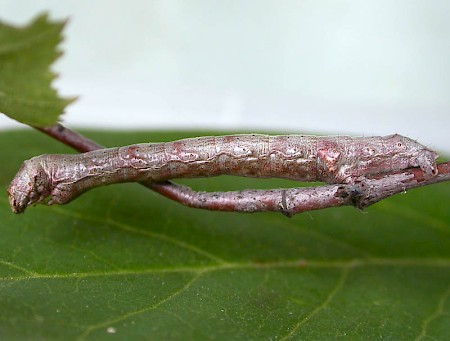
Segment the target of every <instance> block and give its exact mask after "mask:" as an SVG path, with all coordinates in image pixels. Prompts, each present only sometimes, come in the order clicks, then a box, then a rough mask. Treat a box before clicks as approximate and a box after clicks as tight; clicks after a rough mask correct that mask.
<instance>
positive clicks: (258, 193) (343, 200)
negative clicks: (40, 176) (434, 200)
mask: <svg viewBox="0 0 450 341" xmlns="http://www.w3.org/2000/svg"><path fill="white" fill-rule="evenodd" d="M36 129H38V130H40V131H42V132H44V133H46V134H47V135H49V136H51V137H53V138H55V139H57V140H59V141H61V142H63V143H65V144H66V145H69V146H71V147H72V148H74V149H76V150H78V151H81V152H86V151H92V150H96V149H100V148H102V147H101V146H100V145H99V144H97V143H96V142H94V141H92V140H89V139H87V138H85V137H83V136H81V135H80V134H78V133H75V132H73V131H71V130H70V129H67V128H65V127H63V126H62V125H55V126H52V127H47V128H36ZM438 171H439V174H438V175H437V176H434V177H432V178H430V177H429V176H427V175H426V174H425V173H424V172H423V170H421V169H419V168H411V169H407V170H403V171H399V172H392V173H388V174H383V175H379V176H377V177H372V178H367V177H361V178H360V179H359V180H357V181H356V182H355V183H353V184H336V185H325V186H320V187H305V188H291V189H273V190H242V191H230V192H197V191H194V190H192V189H190V188H189V187H185V186H181V185H177V184H173V183H171V182H169V181H164V182H159V183H155V182H141V184H142V185H144V186H146V187H148V188H150V189H152V190H154V191H156V192H158V193H159V194H161V195H163V196H166V197H167V198H170V199H172V200H175V201H177V202H179V203H180V204H182V205H185V206H189V207H195V208H202V209H208V210H215V211H234V212H247V213H250V212H264V211H277V212H281V213H283V214H285V215H286V216H292V215H294V214H296V213H300V212H304V211H309V210H316V209H322V208H326V207H336V206H343V205H353V206H355V207H358V208H361V209H362V208H365V207H367V206H369V205H372V204H374V203H376V202H378V201H380V200H382V199H384V198H387V197H389V196H391V195H393V194H396V193H399V192H404V191H406V190H408V189H411V188H414V187H419V186H424V185H429V184H432V183H437V182H442V181H448V180H450V162H447V163H441V164H439V165H438Z"/></svg>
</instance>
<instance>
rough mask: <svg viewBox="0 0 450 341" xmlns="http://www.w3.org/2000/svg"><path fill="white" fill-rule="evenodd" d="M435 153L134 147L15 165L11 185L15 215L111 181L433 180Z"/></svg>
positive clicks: (398, 148) (332, 146) (356, 146)
mask: <svg viewBox="0 0 450 341" xmlns="http://www.w3.org/2000/svg"><path fill="white" fill-rule="evenodd" d="M436 159H437V154H436V153H435V152H433V151H431V150H429V149H428V148H426V147H425V146H423V145H421V144H419V143H418V142H416V141H414V140H412V139H410V138H407V137H404V136H401V135H398V134H395V135H389V136H385V137H379V136H378V137H359V138H352V137H348V136H337V137H336V136H334V137H317V136H302V135H281V136H269V135H257V134H248V135H231V136H218V137H199V138H190V139H184V140H178V141H174V142H166V143H148V144H137V145H131V146H125V147H116V148H108V149H101V150H96V151H92V152H87V153H84V154H73V155H72V154H71V155H66V154H61V155H41V156H37V157H34V158H32V159H30V160H27V161H25V162H24V163H23V165H22V167H21V168H20V170H19V172H18V173H17V175H16V177H15V178H14V179H13V181H12V182H11V184H10V186H9V188H8V193H9V202H10V205H11V208H12V210H13V211H14V212H15V213H20V212H23V211H24V210H25V208H26V207H27V206H29V205H31V204H35V203H40V202H46V201H47V198H48V197H49V196H51V199H50V200H49V201H48V204H64V203H67V202H69V201H71V200H73V199H74V198H76V197H77V196H78V195H80V194H82V193H83V192H85V191H87V190H89V189H91V188H94V187H98V186H101V185H107V184H112V183H118V182H133V181H152V182H160V181H164V180H168V179H173V178H195V177H209V176H216V175H223V174H227V175H237V176H247V177H266V178H267V177H277V178H285V179H292V180H298V181H323V182H326V183H328V184H333V183H347V184H348V183H353V182H355V181H356V180H357V179H358V178H360V177H364V176H368V175H374V174H383V173H387V172H392V171H397V170H403V169H406V168H409V167H420V168H421V169H422V170H423V171H424V173H425V174H426V176H427V177H433V176H435V175H437V167H436Z"/></svg>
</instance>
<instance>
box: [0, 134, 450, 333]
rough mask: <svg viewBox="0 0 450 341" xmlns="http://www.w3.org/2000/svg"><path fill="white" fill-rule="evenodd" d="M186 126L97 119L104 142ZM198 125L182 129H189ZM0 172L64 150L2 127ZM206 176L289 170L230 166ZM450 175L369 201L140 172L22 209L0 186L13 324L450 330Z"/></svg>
mask: <svg viewBox="0 0 450 341" xmlns="http://www.w3.org/2000/svg"><path fill="white" fill-rule="evenodd" d="M182 135H183V134H171V133H166V134H162V133H159V134H155V133H148V134H147V133H133V134H131V133H127V134H125V133H122V134H119V133H102V134H100V133H97V134H90V136H91V137H93V138H95V139H96V140H97V141H98V142H100V143H102V144H105V145H109V146H112V145H121V144H129V143H133V142H143V141H158V140H163V139H174V138H180V137H183V136H182ZM186 135H187V134H184V136H186ZM0 145H1V146H8V148H2V149H1V152H0V160H1V164H2V166H1V168H0V185H1V187H2V191H3V193H5V189H6V186H7V185H8V182H9V181H10V179H11V178H12V177H13V175H14V174H15V172H16V170H17V169H18V168H19V166H20V164H21V162H22V161H23V160H24V159H26V158H29V157H31V156H34V155H36V154H41V153H54V152H63V151H68V149H65V147H63V146H61V145H60V144H58V143H57V142H55V141H52V140H50V139H49V138H47V137H44V136H41V135H39V133H37V132H4V133H1V134H0ZM189 183H190V184H193V185H196V187H197V188H202V189H207V190H221V189H222V190H223V189H230V188H242V187H246V186H251V187H257V186H260V187H265V188H267V187H272V186H280V185H292V183H287V182H279V181H272V180H268V181H258V180H256V179H253V180H251V179H241V178H232V177H223V178H215V179H197V180H195V181H194V180H192V181H190V182H189ZM449 199H450V184H449V183H442V184H437V185H433V186H428V187H425V188H420V189H416V190H413V191H410V192H408V193H407V194H404V195H398V196H396V197H393V198H390V199H388V200H385V201H383V202H381V203H379V204H377V205H375V206H373V207H371V208H369V209H368V210H367V211H366V212H360V211H358V210H355V209H353V208H347V207H344V208H336V209H328V210H323V211H315V212H311V213H305V214H302V215H297V216H295V217H294V218H292V219H288V218H286V217H284V216H282V215H280V214H276V213H267V214H266V213H264V214H252V215H246V214H235V213H218V212H208V211H201V210H194V209H189V208H186V207H183V206H180V205H178V204H176V203H173V202H171V201H169V200H167V199H166V198H163V197H161V196H158V195H156V194H154V193H152V192H150V191H149V190H147V189H145V188H143V187H142V186H139V185H137V184H123V185H115V186H109V187H104V188H100V189H96V190H93V191H90V192H88V193H86V194H84V195H83V196H81V197H80V198H78V199H77V200H75V201H74V202H72V203H70V204H68V205H66V206H52V207H46V206H36V207H32V208H29V209H28V210H27V212H26V213H25V214H23V215H14V214H12V213H11V212H10V210H9V208H8V204H7V198H6V194H4V195H2V196H1V198H0V217H1V222H0V233H1V238H0V272H1V274H0V285H1V289H0V307H1V309H0V334H1V335H2V338H3V339H5V340H6V339H8V340H11V339H23V338H27V339H53V338H56V339H63V338H64V339H67V338H69V339H73V338H76V337H78V338H80V339H102V338H105V339H106V338H108V339H109V338H111V337H117V338H119V339H127V340H131V339H137V338H139V339H142V338H148V339H155V340H165V339H179V340H202V339H212V338H216V339H222V340H229V339H242V340H249V339H265V340H275V339H277V340H280V339H289V338H291V337H292V338H293V339H320V340H323V339H335V338H338V337H348V338H352V339H393V340H399V339H408V340H410V339H415V338H417V339H434V340H437V339H439V340H449V339H450V210H449Z"/></svg>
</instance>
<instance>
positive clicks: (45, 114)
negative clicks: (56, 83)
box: [0, 14, 74, 126]
mask: <svg viewBox="0 0 450 341" xmlns="http://www.w3.org/2000/svg"><path fill="white" fill-rule="evenodd" d="M64 25H65V22H54V23H52V22H50V21H49V19H48V17H47V15H46V14H43V15H40V16H39V17H37V18H36V19H35V20H34V21H33V22H32V23H30V24H29V25H28V26H26V27H24V28H17V27H12V26H8V25H6V24H4V23H1V22H0V112H2V113H4V114H5V115H7V116H9V117H11V118H13V119H15V120H17V121H19V122H22V123H25V124H28V125H35V126H49V125H52V124H54V123H56V122H57V121H58V119H59V117H60V115H61V114H62V113H63V111H64V108H65V107H66V106H67V105H68V104H69V103H71V102H73V101H74V98H61V97H59V96H58V94H57V92H56V91H55V90H54V89H53V88H52V87H51V82H52V81H53V79H54V78H55V74H54V73H53V72H51V71H50V65H51V64H52V63H53V62H54V61H55V60H56V59H57V58H58V57H59V56H60V54H61V52H60V51H58V49H57V46H58V44H59V43H60V42H61V40H62V35H61V32H62V30H63V28H64Z"/></svg>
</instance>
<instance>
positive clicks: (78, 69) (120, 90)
mask: <svg viewBox="0 0 450 341" xmlns="http://www.w3.org/2000/svg"><path fill="white" fill-rule="evenodd" d="M44 10H49V11H50V13H51V16H52V18H57V19H60V18H66V17H70V19H71V20H70V23H69V26H68V28H67V30H66V43H65V44H64V50H65V51H66V54H65V56H64V57H63V58H62V59H61V60H60V61H59V62H58V63H57V64H56V67H55V69H56V70H57V71H58V72H60V73H61V74H62V76H61V77H60V79H59V80H58V81H57V84H56V85H57V86H58V88H60V89H61V91H62V92H63V93H65V94H70V95H72V94H78V95H81V98H80V100H79V101H78V102H77V103H76V104H74V105H72V106H70V107H69V108H68V110H67V114H66V115H65V117H64V122H65V123H66V124H67V125H70V126H83V127H87V126H89V127H102V128H108V127H113V128H136V127H137V128H156V129H161V128H216V129H228V130H232V131H234V130H236V131H238V130H247V131H248V130H251V131H255V132H257V131H263V130H272V131H273V130H278V131H286V132H298V133H302V132H325V133H340V134H343V133H350V134H355V135H385V134H389V133H394V132H398V133H401V134H404V135H408V136H410V137H412V138H417V139H419V140H420V141H421V142H423V143H425V144H428V145H430V146H431V147H433V148H436V149H438V150H441V151H446V152H450V145H449V143H448V140H449V137H448V131H449V125H450V96H449V95H450V39H449V38H450V20H449V17H450V1H411V0H403V1H389V0H383V1H379V0H373V1H271V0H259V1H256V0H255V1H200V0H189V1H168V0H161V1H139V0H127V1H111V0H109V1H108V0H101V1H99V0H97V1H86V0H84V1H80V0H78V1H56V0H54V1H50V0H42V1H26V0H9V1H5V0H0V18H1V19H3V20H7V21H9V22H10V23H15V24H24V23H26V22H27V21H28V20H30V19H31V18H32V17H33V16H34V15H36V14H37V13H39V12H42V11H44ZM11 126H14V125H13V124H12V122H11V120H9V119H7V118H5V117H3V116H0V129H2V128H7V127H11Z"/></svg>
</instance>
